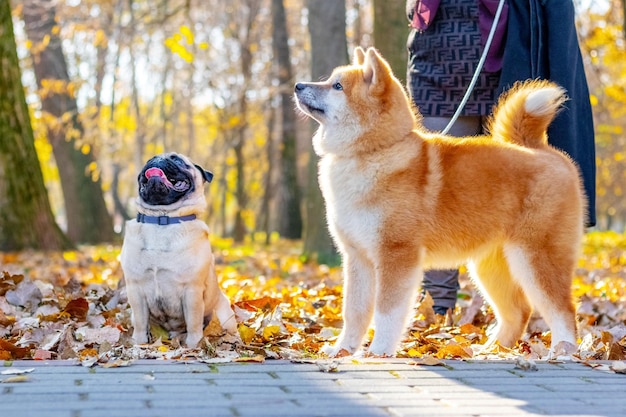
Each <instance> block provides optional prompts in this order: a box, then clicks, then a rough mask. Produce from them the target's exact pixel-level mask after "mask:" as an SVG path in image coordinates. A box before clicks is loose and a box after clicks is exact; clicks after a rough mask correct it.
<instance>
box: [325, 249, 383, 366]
mask: <svg viewBox="0 0 626 417" xmlns="http://www.w3.org/2000/svg"><path fill="white" fill-rule="evenodd" d="M343 261H344V273H343V309H342V311H343V329H342V330H341V333H340V334H339V338H338V339H337V341H336V342H335V344H334V345H332V346H331V345H326V346H324V347H323V348H322V352H323V353H325V354H326V355H328V356H331V357H333V356H337V354H339V353H340V352H341V351H342V350H344V349H345V350H346V351H347V352H348V353H350V354H352V353H354V352H355V351H356V350H357V349H359V348H360V347H361V344H362V343H363V339H364V338H365V335H366V334H367V329H368V327H369V325H370V323H371V321H372V314H373V311H374V287H375V277H374V271H373V269H374V268H373V265H372V264H371V263H370V262H369V261H368V260H367V259H365V258H362V257H360V256H359V255H358V253H353V254H349V255H344V259H343Z"/></svg>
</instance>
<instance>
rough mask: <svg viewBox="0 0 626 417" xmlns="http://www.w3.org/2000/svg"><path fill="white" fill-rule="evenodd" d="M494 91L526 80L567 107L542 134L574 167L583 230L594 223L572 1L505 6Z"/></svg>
mask: <svg viewBox="0 0 626 417" xmlns="http://www.w3.org/2000/svg"><path fill="white" fill-rule="evenodd" d="M508 4H509V14H508V19H509V20H508V28H507V39H506V44H505V47H504V57H503V64H502V73H501V74H500V90H501V91H503V90H505V89H507V88H509V87H511V85H513V83H515V81H518V80H525V79H528V78H542V79H549V80H551V81H554V82H555V83H557V84H559V85H560V86H561V87H563V88H565V89H566V90H567V95H568V96H569V98H570V99H569V101H568V102H566V104H565V108H564V109H563V110H562V111H561V112H560V113H559V114H558V116H557V117H556V119H555V120H554V122H552V124H551V125H550V127H549V129H548V141H549V142H550V144H551V145H553V146H554V147H556V148H559V149H562V150H563V151H565V152H566V153H567V154H568V155H569V156H570V157H571V158H572V159H573V160H574V161H575V162H576V163H577V164H578V166H579V168H580V171H581V175H582V179H583V185H584V188H585V193H586V196H587V200H588V213H589V216H588V219H587V226H592V225H594V224H595V223H596V213H595V197H596V192H595V184H596V164H595V146H594V145H595V143H594V131H593V118H592V114H591V103H590V102H589V89H588V87H587V80H586V78H585V72H584V68H583V61H582V57H581V54H580V48H579V46H578V38H577V34H576V27H575V25H574V6H573V4H572V0H508Z"/></svg>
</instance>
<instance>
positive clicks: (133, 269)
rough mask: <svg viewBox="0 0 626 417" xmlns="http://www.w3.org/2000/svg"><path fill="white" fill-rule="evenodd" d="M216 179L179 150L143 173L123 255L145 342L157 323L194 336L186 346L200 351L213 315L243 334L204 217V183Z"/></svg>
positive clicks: (138, 339) (138, 331)
mask: <svg viewBox="0 0 626 417" xmlns="http://www.w3.org/2000/svg"><path fill="white" fill-rule="evenodd" d="M212 178H213V174H212V173H210V172H209V171H206V170H205V169H203V168H202V167H200V166H199V165H196V164H194V163H193V162H192V161H191V160H189V158H187V157H186V156H184V155H181V154H177V153H165V154H161V155H157V156H155V157H153V158H151V159H150V160H149V161H148V162H147V163H146V165H145V166H144V167H143V169H142V170H141V173H140V174H139V177H138V179H137V180H138V183H139V196H138V197H137V211H138V214H137V218H136V219H133V220H129V221H128V222H126V232H125V236H124V242H123V245H122V251H121V255H120V261H121V266H122V270H123V272H124V277H125V279H126V287H127V294H128V301H129V302H130V306H131V309H132V324H133V327H134V332H133V339H134V340H135V343H137V344H145V343H147V342H148V335H149V329H150V326H149V324H150V322H154V323H155V324H158V325H160V326H162V327H163V328H164V329H165V330H167V331H168V332H169V333H170V336H171V337H175V336H178V335H183V334H184V333H186V338H185V344H186V345H187V347H190V348H194V347H196V346H197V345H198V343H199V342H200V340H201V339H202V337H203V330H204V326H205V325H206V324H208V323H209V321H210V320H211V318H212V316H213V314H215V315H216V316H217V318H218V319H219V321H220V324H221V325H222V328H223V329H224V330H226V331H227V332H228V333H229V334H233V335H236V334H237V323H236V320H235V314H234V312H233V310H232V309H231V306H230V302H229V300H228V298H226V296H225V295H224V293H223V292H222V290H221V289H220V287H219V285H218V282H217V276H216V275H215V260H214V257H213V253H212V251H211V245H210V243H209V227H208V226H207V225H206V223H204V222H203V221H202V220H200V217H201V215H202V214H203V213H204V212H205V210H206V207H207V203H206V199H205V196H204V183H206V182H211V179H212Z"/></svg>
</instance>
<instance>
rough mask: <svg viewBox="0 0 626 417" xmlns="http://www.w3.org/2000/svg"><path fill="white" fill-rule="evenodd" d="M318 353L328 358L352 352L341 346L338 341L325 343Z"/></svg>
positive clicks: (339, 356) (347, 354)
mask: <svg viewBox="0 0 626 417" xmlns="http://www.w3.org/2000/svg"><path fill="white" fill-rule="evenodd" d="M320 353H323V354H324V355H326V356H328V357H329V358H342V357H344V356H350V355H351V354H352V352H350V351H348V349H346V348H344V347H342V346H341V344H339V343H335V344H334V345H331V344H326V345H324V346H322V348H321V349H320Z"/></svg>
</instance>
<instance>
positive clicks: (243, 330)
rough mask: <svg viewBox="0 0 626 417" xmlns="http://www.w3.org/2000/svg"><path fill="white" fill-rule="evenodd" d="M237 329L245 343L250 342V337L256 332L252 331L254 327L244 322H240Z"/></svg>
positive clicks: (252, 337)
mask: <svg viewBox="0 0 626 417" xmlns="http://www.w3.org/2000/svg"><path fill="white" fill-rule="evenodd" d="M237 330H239V336H240V337H241V340H242V341H243V343H245V344H248V343H250V342H251V341H252V339H254V336H256V332H255V331H254V329H251V328H250V327H248V326H246V325H245V324H240V325H239V326H238V328H237Z"/></svg>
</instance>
